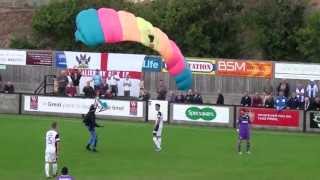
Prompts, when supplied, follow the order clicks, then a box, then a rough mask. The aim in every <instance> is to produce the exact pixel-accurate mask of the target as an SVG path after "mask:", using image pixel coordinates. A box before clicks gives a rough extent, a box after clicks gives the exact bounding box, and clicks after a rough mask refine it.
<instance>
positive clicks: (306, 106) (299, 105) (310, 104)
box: [240, 80, 320, 111]
mask: <svg viewBox="0 0 320 180" xmlns="http://www.w3.org/2000/svg"><path fill="white" fill-rule="evenodd" d="M240 104H241V106H245V107H265V108H276V109H277V110H279V111H281V110H284V109H299V110H306V111H308V110H317V111H318V110H320V94H319V89H318V86H317V84H316V83H315V82H314V81H312V80H311V81H309V83H308V84H307V85H304V84H302V83H301V82H299V83H297V84H296V87H295V89H293V90H291V89H290V85H289V83H288V82H287V81H286V80H282V81H281V82H280V83H279V85H278V86H277V88H276V94H275V96H273V87H272V84H271V82H270V81H268V83H267V85H265V87H264V88H263V93H260V94H259V93H258V92H256V93H254V95H252V96H249V93H248V92H245V93H244V95H243V97H242V98H241V101H240Z"/></svg>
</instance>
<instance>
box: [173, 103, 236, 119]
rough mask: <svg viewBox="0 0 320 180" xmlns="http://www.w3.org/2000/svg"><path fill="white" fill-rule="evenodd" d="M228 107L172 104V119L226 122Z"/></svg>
mask: <svg viewBox="0 0 320 180" xmlns="http://www.w3.org/2000/svg"><path fill="white" fill-rule="evenodd" d="M229 111H230V109H229V108H228V107H217V106H209V105H208V106H205V105H184V104H173V111H172V113H173V120H174V121H191V122H206V123H223V124H228V123H229V120H230V117H229V114H230V112H229Z"/></svg>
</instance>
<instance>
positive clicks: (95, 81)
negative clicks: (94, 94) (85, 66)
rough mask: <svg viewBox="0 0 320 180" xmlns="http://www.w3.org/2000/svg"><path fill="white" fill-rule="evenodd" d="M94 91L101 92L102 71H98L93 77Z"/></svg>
mask: <svg viewBox="0 0 320 180" xmlns="http://www.w3.org/2000/svg"><path fill="white" fill-rule="evenodd" d="M91 81H93V87H94V91H100V88H101V85H102V76H101V75H100V70H99V69H97V70H96V72H95V74H94V75H93V76H92V80H91Z"/></svg>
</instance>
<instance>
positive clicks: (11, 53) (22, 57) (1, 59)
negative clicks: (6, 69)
mask: <svg viewBox="0 0 320 180" xmlns="http://www.w3.org/2000/svg"><path fill="white" fill-rule="evenodd" d="M26 59H27V53H26V51H17V50H0V64H5V65H26Z"/></svg>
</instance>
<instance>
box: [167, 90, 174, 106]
mask: <svg viewBox="0 0 320 180" xmlns="http://www.w3.org/2000/svg"><path fill="white" fill-rule="evenodd" d="M167 100H168V101H169V103H173V102H175V100H176V95H175V93H174V92H173V91H170V93H169V96H168V98H167Z"/></svg>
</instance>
